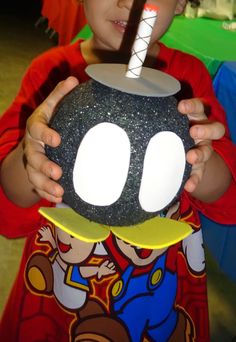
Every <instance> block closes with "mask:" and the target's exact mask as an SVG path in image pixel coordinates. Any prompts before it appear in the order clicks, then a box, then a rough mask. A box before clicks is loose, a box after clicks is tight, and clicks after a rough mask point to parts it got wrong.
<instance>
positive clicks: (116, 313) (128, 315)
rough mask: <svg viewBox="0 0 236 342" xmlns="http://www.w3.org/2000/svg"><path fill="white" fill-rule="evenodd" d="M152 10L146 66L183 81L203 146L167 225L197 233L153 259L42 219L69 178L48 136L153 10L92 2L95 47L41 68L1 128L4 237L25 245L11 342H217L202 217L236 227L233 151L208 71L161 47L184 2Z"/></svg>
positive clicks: (159, 0) (73, 50) (9, 309)
mask: <svg viewBox="0 0 236 342" xmlns="http://www.w3.org/2000/svg"><path fill="white" fill-rule="evenodd" d="M152 3H154V4H157V5H158V7H159V16H158V20H157V22H156V24H155V27H154V30H153V35H152V39H151V43H150V47H149V50H148V58H147V60H146V66H149V67H152V68H158V69H160V70H162V71H164V72H167V73H169V74H171V75H172V76H174V77H176V78H177V79H178V80H179V81H180V82H181V86H182V88H181V92H180V94H178V99H179V100H180V102H179V105H178V109H179V111H180V112H181V113H182V114H184V115H188V117H189V120H190V122H191V124H192V126H191V128H190V134H191V136H192V138H193V139H194V140H195V142H196V148H194V149H192V150H191V151H189V152H188V154H187V160H188V162H189V163H191V164H192V174H191V176H190V178H189V180H188V181H187V182H186V184H185V191H184V192H183V194H182V195H181V198H180V201H178V202H177V203H175V204H174V205H173V206H172V207H171V208H169V212H168V213H167V216H168V215H169V216H170V217H175V218H176V219H177V220H180V219H181V220H185V221H187V222H188V223H190V224H191V225H192V228H193V230H194V233H193V234H192V235H191V236H190V237H188V238H186V239H185V240H183V241H182V242H181V243H177V244H176V245H174V246H171V247H169V248H165V249H161V250H149V251H147V250H140V249H138V248H136V247H134V246H131V245H129V244H127V243H125V242H123V241H122V240H119V239H118V238H116V237H114V236H110V237H109V238H108V239H107V240H106V241H105V242H103V243H93V244H92V243H85V242H82V241H80V240H79V239H75V238H74V237H73V236H71V235H69V234H67V233H65V232H63V231H61V230H60V229H59V228H57V227H54V226H53V225H52V224H50V223H49V222H45V220H44V219H43V218H42V217H41V216H40V215H39V214H38V208H39V207H41V206H53V205H55V203H56V204H58V203H60V202H61V201H62V196H63V189H62V188H61V186H60V185H59V184H58V183H57V180H58V179H59V178H60V177H61V174H62V170H61V169H60V167H59V166H58V165H55V164H54V163H52V162H51V161H49V160H48V159H47V158H46V156H45V153H44V147H45V144H47V145H50V146H52V147H56V146H58V145H59V143H60V137H59V135H58V134H57V133H56V132H54V131H53V130H52V129H50V128H49V127H48V126H47V124H48V122H49V120H50V118H51V116H52V112H53V109H54V108H55V106H56V105H57V103H58V102H59V101H60V99H61V98H62V97H63V96H64V95H65V94H66V93H68V92H69V91H70V90H71V89H72V88H73V87H74V86H76V85H77V84H78V82H80V83H82V82H85V81H87V80H88V79H89V78H88V76H87V75H86V73H85V67H86V66H87V65H88V64H92V63H100V62H103V61H107V60H108V59H109V60H111V58H112V56H115V57H114V58H116V59H117V56H118V57H119V59H122V58H123V59H124V61H126V60H127V58H126V55H128V53H129V51H130V47H129V49H128V48H127V50H126V46H127V45H126V44H124V39H125V40H126V37H127V36H129V33H130V32H131V33H132V31H133V30H134V29H133V27H134V26H135V25H136V20H137V19H136V18H137V16H138V14H140V11H141V9H142V6H143V4H144V1H141V0H137V1H133V0H99V1H98V0H84V8H85V13H86V17H87V20H88V23H89V25H90V27H91V29H92V31H93V37H92V38H91V39H89V40H87V41H78V42H76V43H75V44H73V45H70V46H66V47H59V48H54V49H52V50H50V51H48V52H46V53H44V54H43V55H41V56H39V57H38V58H36V59H35V60H34V61H33V63H32V65H31V66H30V67H29V69H28V71H27V73H26V75H25V77H24V79H23V82H22V87H21V89H20V92H19V94H18V95H17V97H16V99H15V101H14V102H13V104H12V105H11V106H10V108H9V109H8V110H7V111H6V113H5V115H4V116H3V117H2V118H1V125H0V127H1V128H0V129H1V134H0V158H1V161H2V163H1V186H2V189H1V193H0V202H1V208H0V211H1V225H0V231H1V233H2V234H3V235H5V236H7V237H9V238H12V237H19V236H26V237H27V241H26V246H25V249H24V254H23V257H22V262H21V266H20V271H19V275H18V277H17V280H16V282H15V285H14V287H13V289H12V293H11V296H10V298H9V301H8V303H7V306H6V309H5V312H4V315H3V319H2V323H1V328H0V340H1V341H14V342H15V341H27V342H28V341H29V342H30V341H36V340H38V341H39V340H40V341H58V340H59V341H104V342H105V341H117V342H118V341H119V342H121V341H122V342H123V341H133V342H136V341H172V342H174V341H178V342H179V341H201V342H203V341H204V342H205V341H209V330H208V310H207V295H206V273H205V263H204V251H203V249H202V236H201V230H200V222H199V218H198V214H197V211H198V210H200V211H201V212H203V213H204V214H206V215H207V216H209V217H211V218H212V219H215V220H216V221H218V222H222V223H229V224H230V223H235V220H236V217H235V216H236V210H235V201H232V198H235V195H236V185H235V176H236V163H235V157H233V156H234V155H235V147H233V145H232V143H231V142H230V141H229V139H228V134H227V133H226V134H225V136H224V133H225V128H224V125H225V117H224V113H223V111H222V108H221V107H220V105H219V104H218V102H217V100H216V99H215V97H214V93H213V89H212V85H211V79H210V77H209V75H208V73H207V71H206V70H205V68H204V66H203V65H202V63H200V62H199V61H198V60H197V59H195V58H194V57H192V56H189V55H186V54H184V53H181V52H179V51H176V50H172V49H168V48H167V47H165V46H164V45H162V44H160V43H159V42H158V39H160V37H161V36H162V35H163V34H164V33H165V32H166V30H167V29H168V27H169V25H170V23H171V21H172V19H173V17H174V15H175V13H176V11H177V8H178V7H177V6H179V5H181V3H182V2H178V1H177V0H153V1H152ZM69 76H72V77H69ZM67 77H68V78H67ZM66 78H67V80H66V81H62V80H64V79H66ZM58 82H60V83H59V84H58ZM57 84H58V85H57ZM56 85H57V86H56ZM55 87H56V88H55ZM54 88H55V89H54ZM200 98H201V100H200ZM183 99H185V100H183ZM205 108H207V109H208V112H209V113H208V116H207V115H206V114H205V113H204V111H205ZM216 174H217V177H214V176H215V175H216Z"/></svg>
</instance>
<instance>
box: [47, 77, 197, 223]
mask: <svg viewBox="0 0 236 342" xmlns="http://www.w3.org/2000/svg"><path fill="white" fill-rule="evenodd" d="M104 122H107V123H113V124H116V125H118V126H119V127H121V128H122V129H123V130H124V131H125V132H126V133H127V135H128V137H129V140H130V144H131V156H130V165H129V171H128V177H127V180H126V183H125V186H124V189H123V191H122V193H121V196H120V198H119V199H118V200H117V201H116V202H115V203H113V204H111V205H109V206H97V205H91V204H89V203H86V202H85V201H83V200H82V199H81V198H80V197H79V196H78V194H77V193H76V192H75V189H74V184H73V168H74V163H75V159H76V156H77V152H78V148H79V145H80V143H81V141H82V140H83V138H84V136H85V134H86V133H87V132H88V131H89V130H90V129H91V128H92V127H94V126H95V125H97V124H100V123H104ZM51 127H52V128H53V129H55V130H56V131H57V132H59V134H60V135H61V144H60V146H59V147H57V148H50V147H48V146H47V148H46V154H47V156H48V157H49V159H51V160H53V161H54V162H56V163H57V164H59V165H60V166H61V167H62V170H63V176H62V177H61V179H60V181H59V183H60V184H61V185H62V187H63V188H64V191H65V193H64V198H63V200H64V202H65V203H66V204H68V205H69V206H70V207H72V208H73V209H74V210H75V211H77V212H78V213H80V214H81V215H82V216H84V217H86V218H88V219H89V220H91V221H95V222H98V223H102V224H106V225H113V226H127V225H128V226H130V225H133V224H137V223H141V222H144V221H145V220H147V219H149V218H151V217H154V216H156V215H157V214H158V213H159V212H160V210H159V211H156V212H147V211H145V210H143V208H142V207H141V205H140V203H139V190H140V184H141V179H142V172H143V162H144V156H145V151H146V149H147V146H148V143H149V141H150V139H151V138H152V137H153V136H154V135H155V134H156V133H158V132H161V131H172V132H174V133H175V134H176V135H178V136H179V137H180V139H181V140H182V142H183V145H184V149H185V152H187V151H188V150H189V149H190V148H191V147H192V146H193V140H192V139H191V138H190V136H189V122H188V119H187V117H186V116H184V115H181V114H180V113H179V112H178V111H177V101H176V99H175V98H174V97H173V96H169V97H147V96H139V95H132V94H128V93H125V92H121V91H119V90H115V89H113V88H110V87H107V86H104V85H102V84H100V83H98V82H97V81H94V80H90V81H88V82H86V83H83V84H81V85H79V86H77V87H76V88H75V89H73V90H72V91H71V92H70V93H69V94H68V95H67V96H65V97H64V99H63V100H62V101H61V102H60V104H59V105H58V106H57V108H56V111H55V114H54V116H53V119H52V121H51ZM98 167H99V165H98ZM190 171H191V167H190V165H189V164H188V163H186V165H185V171H184V175H183V180H182V185H181V186H180V189H179V190H178V193H177V194H176V195H175V197H174V198H172V199H171V201H170V203H168V205H167V206H170V205H171V204H172V203H173V202H174V201H176V199H177V197H178V196H179V194H180V193H181V192H182V190H183V185H184V183H185V182H186V180H187V179H188V177H189V174H190ZM167 206H166V207H167ZM164 209H165V208H162V209H161V211H162V210H164Z"/></svg>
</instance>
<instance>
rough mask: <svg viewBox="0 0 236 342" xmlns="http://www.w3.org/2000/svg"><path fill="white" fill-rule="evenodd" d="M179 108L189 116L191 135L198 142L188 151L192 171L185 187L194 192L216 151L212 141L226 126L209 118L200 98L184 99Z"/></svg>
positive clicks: (219, 135)
mask: <svg viewBox="0 0 236 342" xmlns="http://www.w3.org/2000/svg"><path fill="white" fill-rule="evenodd" d="M178 110H179V112H180V113H182V114H186V115H187V116H188V118H189V120H190V123H191V128H190V135H191V137H192V138H193V139H194V141H195V144H196V145H195V147H194V148H193V149H191V150H189V151H188V153H187V161H188V162H189V163H190V164H191V165H192V172H191V175H190V178H189V179H188V180H187V182H186V183H185V187H184V188H185V190H186V191H188V192H191V193H192V192H194V191H195V190H196V188H197V186H198V185H199V183H200V182H201V181H202V178H203V174H204V171H205V167H206V163H207V162H208V161H209V159H210V158H211V156H212V154H213V153H214V150H213V148H212V145H211V141H212V140H217V139H220V138H222V137H223V135H224V133H225V128H224V125H223V124H221V123H220V122H213V121H209V120H208V118H207V116H206V114H205V109H204V104H203V102H202V101H201V100H200V99H197V98H194V99H190V100H182V101H180V102H179V104H178Z"/></svg>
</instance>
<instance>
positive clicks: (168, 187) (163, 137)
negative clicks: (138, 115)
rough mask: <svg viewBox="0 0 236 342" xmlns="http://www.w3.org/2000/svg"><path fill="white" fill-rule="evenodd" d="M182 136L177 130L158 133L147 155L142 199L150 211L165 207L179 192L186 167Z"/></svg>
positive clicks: (140, 194) (143, 205) (145, 207)
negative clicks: (180, 136)
mask: <svg viewBox="0 0 236 342" xmlns="http://www.w3.org/2000/svg"><path fill="white" fill-rule="evenodd" d="M185 163H186V159H185V150H184V146H183V142H182V140H181V139H180V138H179V137H178V136H177V135H176V134H175V133H173V132H169V131H164V132H159V133H157V134H156V135H155V136H154V137H152V139H151V140H150V141H149V144H148V147H147V150H146V154H145V157H144V165H143V174H142V180H141V186H140V190H139V202H140V205H141V207H142V208H143V210H145V211H147V212H155V211H160V210H162V209H163V208H165V207H166V206H167V205H168V204H169V203H170V202H171V201H172V200H173V198H174V197H175V195H176V194H177V193H178V190H179V189H180V187H181V184H182V180H183V175H184V170H185Z"/></svg>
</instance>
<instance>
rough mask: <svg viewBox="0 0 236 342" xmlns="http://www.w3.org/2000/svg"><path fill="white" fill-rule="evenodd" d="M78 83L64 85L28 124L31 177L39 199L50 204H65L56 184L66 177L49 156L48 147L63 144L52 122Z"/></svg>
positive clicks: (71, 80)
mask: <svg viewBox="0 0 236 342" xmlns="http://www.w3.org/2000/svg"><path fill="white" fill-rule="evenodd" d="M77 84H78V80H77V79H76V78H75V77H69V78H67V79H66V80H65V81H62V82H60V83H59V84H58V85H57V86H56V88H55V89H54V90H53V91H52V93H51V94H50V95H49V96H48V97H47V98H46V99H45V101H44V102H43V103H42V104H41V105H40V106H39V107H38V108H37V109H36V110H35V111H34V112H33V114H32V115H31V116H30V117H29V119H28V120H27V124H26V133H25V137H24V144H23V146H24V157H25V165H26V170H27V173H28V177H29V180H30V182H31V183H32V185H33V186H34V189H35V191H36V192H37V193H38V194H39V196H40V197H42V198H45V199H47V200H48V201H50V202H55V203H59V202H61V201H62V196H63V192H64V191H63V188H62V187H61V186H60V185H59V184H58V183H57V182H56V181H57V180H58V179H59V178H60V177H61V175H62V170H61V168H60V167H59V166H58V165H57V164H55V163H53V162H52V161H50V160H49V159H48V158H47V157H46V155H45V144H46V145H49V146H51V147H56V146H58V145H59V144H60V141H61V138H60V135H59V134H58V133H57V132H56V131H54V130H53V129H51V128H49V127H48V123H49V121H50V119H51V117H52V114H53V111H54V109H55V107H56V105H57V104H58V103H59V101H60V100H61V99H62V98H63V97H64V96H65V95H66V94H67V93H68V92H69V91H71V90H72V89H73V88H74V87H75V86H76V85H77Z"/></svg>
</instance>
